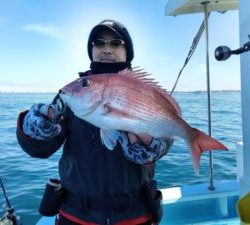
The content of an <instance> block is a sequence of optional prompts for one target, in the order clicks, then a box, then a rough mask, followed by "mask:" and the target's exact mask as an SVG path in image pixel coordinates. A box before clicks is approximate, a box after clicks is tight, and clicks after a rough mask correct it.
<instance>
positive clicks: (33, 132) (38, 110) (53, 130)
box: [23, 103, 61, 140]
mask: <svg viewBox="0 0 250 225" xmlns="http://www.w3.org/2000/svg"><path fill="white" fill-rule="evenodd" d="M48 110H49V105H45V104H41V103H40V104H35V105H33V106H32V107H31V109H30V111H29V112H28V113H27V114H26V115H25V117H24V121H23V132H24V133H25V134H26V135H27V136H29V137H31V138H34V139H36V140H46V139H49V138H53V137H55V136H57V135H58V134H59V133H60V131H61V126H60V125H59V124H54V123H52V122H50V121H49V119H48V117H47V115H48Z"/></svg>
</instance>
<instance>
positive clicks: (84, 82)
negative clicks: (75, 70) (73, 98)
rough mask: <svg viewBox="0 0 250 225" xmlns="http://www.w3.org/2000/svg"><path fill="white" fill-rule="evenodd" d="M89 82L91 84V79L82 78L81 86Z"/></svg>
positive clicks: (87, 84)
mask: <svg viewBox="0 0 250 225" xmlns="http://www.w3.org/2000/svg"><path fill="white" fill-rule="evenodd" d="M90 84H91V81H90V80H89V79H83V80H82V87H88V86H89V85H90Z"/></svg>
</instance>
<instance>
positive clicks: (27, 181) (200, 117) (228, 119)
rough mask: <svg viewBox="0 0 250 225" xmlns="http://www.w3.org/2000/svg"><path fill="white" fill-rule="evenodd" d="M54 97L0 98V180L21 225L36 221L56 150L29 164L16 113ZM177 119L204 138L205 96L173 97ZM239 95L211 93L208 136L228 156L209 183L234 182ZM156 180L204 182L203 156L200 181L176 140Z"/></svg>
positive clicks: (219, 158)
mask: <svg viewBox="0 0 250 225" xmlns="http://www.w3.org/2000/svg"><path fill="white" fill-rule="evenodd" d="M53 97H54V94H52V93H48V94H44V93H43V94H37V93H0V109H1V110H0V176H1V178H2V180H3V182H4V185H5V188H6V192H7V195H8V197H9V200H10V202H11V203H12V205H13V206H14V208H15V210H16V213H17V214H18V215H19V216H21V221H22V223H23V225H32V224H35V223H36V221H37V220H38V219H39V218H40V215H39V214H38V211H37V208H38V205H39V202H40V199H41V196H42V193H43V189H44V187H45V184H46V182H47V180H48V179H49V178H51V177H57V174H58V171H57V162H58V159H59V158H60V155H61V150H59V151H58V152H57V153H56V154H54V155H53V156H52V157H50V158H48V159H36V158H31V157H30V156H28V155H27V154H26V153H25V152H23V151H22V149H21V148H20V146H19V145H18V143H17V140H16V134H15V133H16V120H17V116H18V114H19V112H21V111H23V110H26V109H29V108H30V106H31V105H32V104H35V103H50V102H51V100H52V99H53ZM174 97H175V98H176V100H177V102H178V103H179V105H180V107H181V109H182V115H183V118H184V119H185V120H186V121H187V122H188V123H189V124H191V125H192V126H193V127H196V128H199V129H200V130H202V131H204V132H206V133H207V132H208V124H207V123H208V122H207V121H208V120H207V114H208V113H207V95H206V93H205V92H187V93H180V92H179V93H175V94H174ZM240 100H241V98H240V92H237V91H224V92H223V91H222V92H212V93H211V108H212V112H211V113H212V136H213V137H215V138H216V139H219V140H220V141H221V142H223V143H224V144H225V145H226V146H227V147H228V148H229V151H228V152H226V151H214V153H213V163H214V166H213V167H214V179H215V180H225V179H235V178H236V154H235V144H236V142H238V141H242V133H241V132H242V128H241V103H240ZM156 179H157V181H158V185H159V187H160V188H164V187H172V186H178V185H183V184H194V183H200V182H209V154H208V153H207V152H206V153H204V154H203V155H202V158H201V162H200V175H199V176H197V175H195V173H194V171H193V168H192V162H191V158H190V155H189V150H188V148H187V146H186V144H185V142H184V141H182V140H176V141H175V143H174V145H173V147H172V148H171V150H170V152H169V153H168V154H167V155H166V156H164V157H163V158H162V159H161V160H160V161H158V162H157V166H156ZM0 202H1V204H0V216H1V215H3V214H4V212H5V210H4V207H1V206H2V205H4V202H5V201H4V197H3V194H2V191H1V190H0Z"/></svg>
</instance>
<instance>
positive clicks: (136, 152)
mask: <svg viewBox="0 0 250 225" xmlns="http://www.w3.org/2000/svg"><path fill="white" fill-rule="evenodd" d="M118 142H119V143H120V145H121V146H122V153H123V155H124V157H126V159H127V160H129V161H132V162H135V163H138V164H145V163H151V162H154V161H156V160H158V159H160V158H161V157H162V156H164V155H165V154H167V153H168V150H169V148H170V147H171V145H172V144H173V139H171V138H153V139H152V141H151V143H150V144H149V145H144V144H142V143H140V142H135V143H133V144H130V142H129V138H128V134H127V132H120V136H119V138H118Z"/></svg>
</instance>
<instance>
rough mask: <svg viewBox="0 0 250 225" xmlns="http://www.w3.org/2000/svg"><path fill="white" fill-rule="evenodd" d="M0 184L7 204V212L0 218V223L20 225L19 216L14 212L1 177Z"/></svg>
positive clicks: (3, 224) (2, 224) (1, 224)
mask: <svg viewBox="0 0 250 225" xmlns="http://www.w3.org/2000/svg"><path fill="white" fill-rule="evenodd" d="M0 186H1V188H2V191H3V195H4V197H5V200H6V204H7V212H6V213H5V214H4V215H3V216H2V217H1V218H0V225H22V224H21V223H20V221H19V218H18V217H17V216H16V215H15V213H14V211H15V210H14V208H13V207H11V204H10V201H9V199H8V197H7V194H6V192H5V188H4V185H3V182H2V179H1V177H0Z"/></svg>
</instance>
